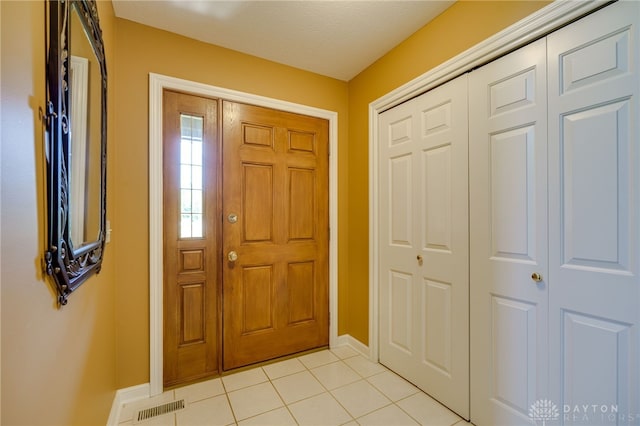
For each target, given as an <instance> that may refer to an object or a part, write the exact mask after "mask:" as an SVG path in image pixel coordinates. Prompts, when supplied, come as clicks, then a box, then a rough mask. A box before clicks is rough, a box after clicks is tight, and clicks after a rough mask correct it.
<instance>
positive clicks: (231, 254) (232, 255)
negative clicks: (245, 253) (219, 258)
mask: <svg viewBox="0 0 640 426" xmlns="http://www.w3.org/2000/svg"><path fill="white" fill-rule="evenodd" d="M227 259H229V262H235V261H236V260H238V253H236V252H235V251H230V252H229V254H228V255H227Z"/></svg>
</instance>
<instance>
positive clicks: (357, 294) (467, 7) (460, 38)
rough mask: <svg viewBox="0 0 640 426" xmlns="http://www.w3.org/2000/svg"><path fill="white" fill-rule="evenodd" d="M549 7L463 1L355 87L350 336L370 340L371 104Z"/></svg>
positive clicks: (366, 73)
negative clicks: (369, 144)
mask: <svg viewBox="0 0 640 426" xmlns="http://www.w3.org/2000/svg"><path fill="white" fill-rule="evenodd" d="M546 4H547V2H533V1H494V2H486V1H459V2H457V3H455V4H454V5H453V6H451V7H450V8H449V9H447V10H446V11H445V12H443V13H442V14H441V15H440V16H438V17H437V18H436V19H434V20H433V21H432V22H430V23H429V24H427V25H426V26H424V27H423V28H422V29H420V30H419V31H417V32H416V33H415V34H413V35H412V36H411V37H409V38H408V39H407V40H405V41H404V42H402V43H401V44H400V45H398V46H397V47H395V48H394V49H393V50H392V51H390V52H389V53H388V54H386V55H385V56H384V57H382V58H381V59H380V60H378V61H377V62H376V63H374V64H373V65H371V66H370V67H369V68H367V69H366V70H365V71H363V72H362V73H360V74H359V75H358V76H356V77H355V78H354V79H353V80H351V81H350V82H349V156H348V159H349V163H348V166H347V170H348V177H347V180H348V183H349V186H348V193H349V206H348V211H349V218H348V222H347V226H348V228H349V242H348V247H349V258H348V259H349V271H348V277H347V282H348V291H347V298H348V301H349V309H348V310H347V311H346V312H347V314H348V315H349V317H348V318H347V319H345V320H346V322H347V324H348V327H347V330H348V331H347V332H348V333H349V334H351V335H352V336H353V337H355V338H357V339H358V340H360V341H362V342H364V343H368V341H369V336H368V327H369V323H368V321H369V315H368V313H369V269H368V268H369V263H368V255H369V238H368V236H369V220H368V219H369V197H368V190H369V180H368V174H369V170H368V160H367V159H368V143H369V139H368V138H369V134H368V129H369V128H368V126H369V124H368V118H369V117H368V106H369V103H371V102H372V101H374V100H376V99H378V98H379V97H381V96H383V95H385V94H386V93H388V92H390V91H392V90H393V89H395V88H397V87H399V86H401V85H403V84H405V83H407V82H408V81H410V80H412V79H414V78H416V77H418V76H419V75H422V74H424V73H425V72H427V71H429V70H430V69H432V68H434V67H435V66H437V65H440V64H441V63H443V62H445V61H446V60H448V59H450V58H452V57H454V56H456V55H457V54H459V53H461V52H463V51H465V50H467V49H469V48H470V47H472V46H474V45H476V44H478V43H479V42H481V41H482V40H484V39H486V38H488V37H489V36H491V35H493V34H495V33H497V32H498V31H500V30H502V29H504V28H506V27H508V26H509V25H511V24H513V23H515V22H517V21H519V20H520V19H522V18H524V17H526V16H527V15H530V14H531V13H533V12H535V11H536V10H538V9H539V8H540V7H542V6H544V5H546ZM340 320H341V322H342V321H343V319H342V318H341V319H340Z"/></svg>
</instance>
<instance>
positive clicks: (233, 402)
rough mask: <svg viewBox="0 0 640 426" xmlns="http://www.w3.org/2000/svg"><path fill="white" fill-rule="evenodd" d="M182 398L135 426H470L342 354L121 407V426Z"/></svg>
mask: <svg viewBox="0 0 640 426" xmlns="http://www.w3.org/2000/svg"><path fill="white" fill-rule="evenodd" d="M181 398H185V401H186V403H187V408H186V409H184V410H181V411H178V412H176V413H170V414H165V415H162V416H158V417H154V418H152V419H149V420H146V421H144V422H141V423H139V424H142V425H171V426H189V425H240V426H244V425H274V426H284V425H322V426H328V425H384V426H392V425H428V426H451V425H456V426H467V425H469V423H467V422H466V421H464V420H463V419H461V418H460V417H458V416H457V415H456V414H454V413H453V412H451V411H450V410H448V409H447V408H446V407H444V406H442V405H441V404H439V403H438V402H436V401H435V400H433V399H432V398H430V397H429V396H428V395H426V394H425V393H423V392H421V391H420V389H418V388H416V387H415V386H413V385H412V384H411V383H409V382H407V381H406V380H404V379H402V378H401V377H400V376H398V375H396V374H395V373H393V372H391V371H389V370H388V369H387V368H385V367H384V366H382V365H380V364H376V363H373V362H371V361H369V360H368V359H366V358H365V357H363V356H361V355H359V354H358V353H357V352H356V351H354V350H353V349H351V348H350V347H346V346H343V347H339V348H336V349H332V350H324V351H320V352H314V353H311V354H307V355H302V356H300V357H297V358H292V359H288V360H286V361H280V362H276V363H273V364H269V365H265V366H262V367H256V368H253V369H250V370H245V371H242V372H239V373H234V374H230V375H227V376H223V377H221V378H216V379H212V380H208V381H206V382H201V383H197V384H194V385H190V386H185V387H182V388H177V389H174V390H170V391H167V392H165V393H163V394H162V395H158V396H156V397H153V398H150V399H146V400H142V401H136V402H132V403H130V404H125V405H124V406H123V407H122V409H121V412H120V419H119V422H120V426H124V425H132V424H134V423H133V417H134V414H135V413H136V412H137V410H138V409H141V408H148V407H151V406H155V405H158V404H161V403H164V402H169V401H173V400H174V399H181Z"/></svg>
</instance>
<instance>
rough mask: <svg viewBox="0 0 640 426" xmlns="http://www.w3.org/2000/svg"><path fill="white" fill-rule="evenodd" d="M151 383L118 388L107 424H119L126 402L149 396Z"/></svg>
mask: <svg viewBox="0 0 640 426" xmlns="http://www.w3.org/2000/svg"><path fill="white" fill-rule="evenodd" d="M149 391H150V387H149V383H143V384H141V385H136V386H131V387H128V388H124V389H118V390H117V391H116V395H115V396H114V398H113V403H112V404H111V412H110V413H109V419H108V420H107V426H117V425H118V419H119V418H120V410H121V409H122V406H123V405H124V404H126V403H129V402H133V401H137V400H139V399H144V398H149V396H150V393H149Z"/></svg>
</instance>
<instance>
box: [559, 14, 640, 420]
mask: <svg viewBox="0 0 640 426" xmlns="http://www.w3.org/2000/svg"><path fill="white" fill-rule="evenodd" d="M639 23H640V5H639V4H638V3H637V2H617V3H615V4H613V5H610V6H607V7H606V8H604V9H602V10H600V11H598V12H595V13H594V14H592V15H590V16H587V17H586V18H584V19H582V20H580V21H578V22H576V23H574V24H572V25H570V26H568V27H566V28H563V29H561V30H559V31H557V32H556V33H553V34H551V35H550V36H549V37H548V55H549V56H548V62H549V135H550V136H549V235H550V252H549V265H550V271H549V280H550V282H551V283H552V285H551V287H550V313H549V321H550V354H551V357H550V367H551V371H550V378H551V384H552V386H551V390H552V392H551V395H550V400H551V401H552V402H553V403H554V404H556V405H557V406H558V407H563V408H565V410H566V407H569V411H570V414H571V415H570V416H565V417H564V419H563V422H562V423H564V424H593V425H595V424H603V418H602V414H603V413H602V412H600V409H599V410H598V411H597V412H594V411H592V410H588V409H586V410H585V409H583V408H581V407H584V406H598V407H607V408H608V409H609V410H610V411H613V410H615V411H616V415H614V418H613V420H611V419H609V418H606V419H604V421H605V422H610V423H611V424H616V423H617V424H637V421H638V416H637V413H638V412H640V357H639V356H638V353H639V340H640V309H638V306H639V305H640V291H639V287H640V279H639V277H638V274H639V272H640V270H639V262H640V257H639V251H638V250H639V248H640V233H639V232H638V230H639V229H640V228H639V227H638V223H639V220H640V183H639V182H640V169H639V166H640V149H639V147H640V134H639V133H638V125H637V122H638V119H637V117H638V111H640V109H639V103H638V96H639V95H640V92H639V90H638V85H639V74H638V67H639V65H640V62H639V60H638V55H637V51H638V37H639V33H638V30H639V28H638V26H639ZM634 418H635V420H634ZM607 424H608V423H607Z"/></svg>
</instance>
